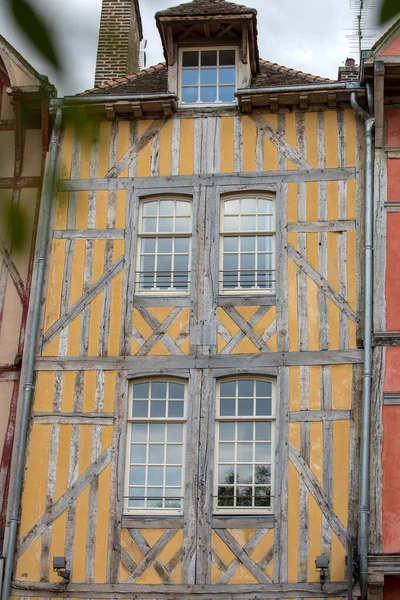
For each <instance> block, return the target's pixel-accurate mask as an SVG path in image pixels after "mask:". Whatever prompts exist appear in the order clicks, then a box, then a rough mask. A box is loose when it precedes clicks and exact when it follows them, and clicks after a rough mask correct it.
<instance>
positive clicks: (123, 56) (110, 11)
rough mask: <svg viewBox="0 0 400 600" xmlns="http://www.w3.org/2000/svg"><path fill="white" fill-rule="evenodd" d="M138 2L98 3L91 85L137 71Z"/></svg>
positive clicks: (126, 0)
mask: <svg viewBox="0 0 400 600" xmlns="http://www.w3.org/2000/svg"><path fill="white" fill-rule="evenodd" d="M142 38H143V32H142V20H141V18H140V10H139V0H102V9H101V19H100V33H99V44H98V49H97V62H96V76H95V82H94V84H95V86H96V87H97V86H99V85H101V84H103V83H105V82H107V81H111V80H113V79H118V78H120V77H124V76H125V75H130V74H132V73H136V72H137V71H138V70H139V55H140V42H141V40H142Z"/></svg>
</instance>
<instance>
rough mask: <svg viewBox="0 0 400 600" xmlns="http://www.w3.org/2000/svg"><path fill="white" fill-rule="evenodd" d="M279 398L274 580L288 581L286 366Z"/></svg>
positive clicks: (277, 392)
mask: <svg viewBox="0 0 400 600" xmlns="http://www.w3.org/2000/svg"><path fill="white" fill-rule="evenodd" d="M276 397H277V398H278V410H277V418H276V431H277V432H278V440H277V445H276V450H275V481H274V490H275V498H274V504H273V508H274V515H275V540H274V581H276V582H277V583H278V582H286V581H287V569H288V547H287V546H288V462H289V447H288V443H287V436H288V435H289V398H290V373H289V369H288V368H287V367H283V368H281V369H280V370H279V374H278V379H277V391H276Z"/></svg>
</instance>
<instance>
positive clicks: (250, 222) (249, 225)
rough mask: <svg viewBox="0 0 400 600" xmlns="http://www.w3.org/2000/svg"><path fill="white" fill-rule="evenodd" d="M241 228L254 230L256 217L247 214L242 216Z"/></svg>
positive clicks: (255, 228)
mask: <svg viewBox="0 0 400 600" xmlns="http://www.w3.org/2000/svg"><path fill="white" fill-rule="evenodd" d="M242 229H243V231H256V230H257V219H256V217H249V216H247V217H246V216H245V217H242Z"/></svg>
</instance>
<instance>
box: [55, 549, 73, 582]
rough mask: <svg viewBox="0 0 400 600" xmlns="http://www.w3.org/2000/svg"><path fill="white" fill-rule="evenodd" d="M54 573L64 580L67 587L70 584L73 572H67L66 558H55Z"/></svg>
mask: <svg viewBox="0 0 400 600" xmlns="http://www.w3.org/2000/svg"><path fill="white" fill-rule="evenodd" d="M53 571H54V572H55V573H57V575H58V576H59V577H61V578H62V579H63V580H64V583H65V585H68V584H69V581H70V577H71V572H70V571H68V570H67V559H66V558H65V556H55V557H54V558H53Z"/></svg>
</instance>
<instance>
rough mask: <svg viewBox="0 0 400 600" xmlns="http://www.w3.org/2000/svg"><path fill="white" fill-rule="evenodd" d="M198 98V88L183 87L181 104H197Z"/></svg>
mask: <svg viewBox="0 0 400 600" xmlns="http://www.w3.org/2000/svg"><path fill="white" fill-rule="evenodd" d="M198 96H199V88H197V87H185V88H182V102H187V103H189V102H197V100H198Z"/></svg>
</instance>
